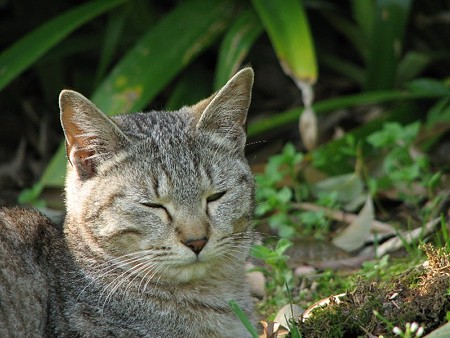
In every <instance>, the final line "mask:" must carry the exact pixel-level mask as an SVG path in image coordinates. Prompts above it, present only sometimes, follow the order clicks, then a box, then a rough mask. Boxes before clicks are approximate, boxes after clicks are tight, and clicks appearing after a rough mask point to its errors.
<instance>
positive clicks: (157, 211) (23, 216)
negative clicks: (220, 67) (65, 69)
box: [0, 69, 254, 337]
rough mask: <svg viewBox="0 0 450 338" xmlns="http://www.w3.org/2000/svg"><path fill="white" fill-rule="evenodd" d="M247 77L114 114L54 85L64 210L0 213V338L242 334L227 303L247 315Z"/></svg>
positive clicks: (250, 189)
mask: <svg viewBox="0 0 450 338" xmlns="http://www.w3.org/2000/svg"><path fill="white" fill-rule="evenodd" d="M252 83H253V72H252V71H251V69H244V70H242V71H241V72H240V73H238V74H237V75H236V76H235V77H234V78H233V79H232V80H230V81H229V82H228V84H227V85H226V86H225V87H224V88H223V89H222V90H221V91H219V92H218V93H217V94H216V95H214V96H212V97H211V98H209V99H206V100H204V101H201V102H200V103H198V104H197V105H195V106H193V107H184V108H182V109H181V110H180V111H177V112H162V113H161V112H150V113H140V114H134V115H129V116H122V117H116V118H114V119H113V121H114V122H112V121H111V119H109V118H107V117H106V116H105V115H103V114H102V113H100V112H99V111H98V110H97V108H96V107H95V106H93V105H92V103H90V102H89V101H88V100H87V99H86V98H84V97H82V96H81V95H80V94H78V93H75V92H71V91H63V92H62V94H61V96H60V106H61V116H62V118H61V119H62V125H63V129H64V131H65V135H66V148H67V154H68V157H69V161H70V165H69V170H68V176H67V179H66V199H67V200H66V204H67V216H66V220H65V224H64V228H63V229H62V228H61V229H60V228H58V227H57V226H55V225H53V224H51V223H50V222H49V221H48V220H47V219H46V218H45V217H43V216H41V215H40V214H38V213H37V212H35V211H24V210H19V209H12V210H3V211H1V212H0V231H1V232H0V264H1V265H0V268H1V273H0V311H1V312H0V336H1V337H8V336H17V337H22V336H27V337H32V336H36V337H51V336H86V337H94V336H95V337H108V336H116V337H246V336H248V333H247V331H246V330H245V328H244V326H243V325H242V324H241V323H240V321H239V320H238V319H237V317H236V316H235V315H234V314H233V313H232V311H231V308H230V306H229V304H228V302H229V301H230V300H235V301H236V302H237V303H238V304H239V305H240V306H241V307H242V308H243V309H244V311H245V312H246V313H247V314H248V315H249V316H251V313H252V301H251V299H250V295H249V291H248V289H247V286H246V285H245V284H246V283H245V264H244V263H245V260H246V258H247V255H248V250H249V247H250V245H251V243H252V240H253V235H252V230H251V218H252V214H253V200H254V196H253V195H254V184H253V178H252V175H251V173H250V170H249V168H248V165H247V162H246V160H245V157H244V151H243V149H244V145H245V131H244V123H245V119H246V113H247V109H248V105H249V103H250V91H251V86H252ZM18 215H20V217H18ZM15 280H19V282H15ZM3 322H4V323H3Z"/></svg>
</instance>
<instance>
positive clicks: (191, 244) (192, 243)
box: [183, 237, 208, 255]
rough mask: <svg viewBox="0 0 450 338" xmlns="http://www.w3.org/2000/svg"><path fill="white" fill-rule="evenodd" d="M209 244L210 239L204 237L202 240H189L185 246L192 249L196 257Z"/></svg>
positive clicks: (185, 242) (184, 242)
mask: <svg viewBox="0 0 450 338" xmlns="http://www.w3.org/2000/svg"><path fill="white" fill-rule="evenodd" d="M207 242H208V238H206V237H203V238H200V239H188V240H186V241H183V244H184V245H186V246H187V247H188V248H189V249H191V250H192V251H193V252H194V253H195V254H196V255H198V254H199V253H200V251H202V250H203V248H204V247H205V245H206V243H207Z"/></svg>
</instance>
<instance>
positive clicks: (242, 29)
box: [214, 9, 263, 90]
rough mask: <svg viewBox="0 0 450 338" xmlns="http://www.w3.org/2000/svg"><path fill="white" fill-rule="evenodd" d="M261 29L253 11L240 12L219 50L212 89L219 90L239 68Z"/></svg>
mask: <svg viewBox="0 0 450 338" xmlns="http://www.w3.org/2000/svg"><path fill="white" fill-rule="evenodd" d="M262 31H263V27H262V26H261V23H260V22H259V19H258V17H257V15H256V13H255V11H254V10H252V9H248V10H246V11H244V12H242V13H241V14H240V15H239V17H238V18H237V19H236V21H235V22H234V23H233V25H232V26H231V27H230V28H229V29H228V31H227V33H226V35H225V37H224V39H223V40H222V44H221V45H220V50H219V59H218V62H217V69H216V76H215V81H214V89H215V90H218V89H220V88H221V87H222V86H223V85H224V84H225V83H226V82H227V81H228V79H230V78H231V77H232V76H233V75H234V74H235V73H236V72H237V71H238V70H239V67H240V66H241V63H242V60H243V59H244V58H245V56H246V55H247V54H248V51H249V50H250V48H251V47H252V46H253V43H254V42H255V40H256V39H257V38H258V37H259V36H260V35H261V33H262Z"/></svg>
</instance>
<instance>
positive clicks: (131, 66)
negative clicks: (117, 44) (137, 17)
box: [92, 0, 235, 115]
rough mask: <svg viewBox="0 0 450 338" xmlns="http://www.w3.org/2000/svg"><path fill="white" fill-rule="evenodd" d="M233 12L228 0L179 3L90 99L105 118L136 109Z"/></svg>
mask: <svg viewBox="0 0 450 338" xmlns="http://www.w3.org/2000/svg"><path fill="white" fill-rule="evenodd" d="M234 8H235V6H234V2H233V1H231V0H222V1H216V0H192V1H185V2H181V3H180V5H178V6H177V7H176V8H175V9H174V10H173V11H172V12H170V13H169V14H168V15H166V16H165V17H164V18H163V19H162V20H161V21H159V22H158V23H157V24H156V25H155V26H153V27H152V29H151V30H150V31H149V32H148V33H147V34H145V35H144V36H143V37H142V38H141V39H140V40H139V41H138V43H137V44H136V46H135V47H134V48H133V49H131V50H130V52H128V54H127V55H126V56H125V57H124V58H123V59H122V60H121V61H120V62H119V64H118V65H117V66H116V67H115V68H114V69H113V70H112V72H111V74H110V75H109V76H108V77H107V78H106V79H105V81H103V83H102V84H100V86H99V88H98V89H97V90H96V91H95V93H94V95H93V97H92V101H93V102H94V103H95V104H96V105H97V106H98V107H99V108H100V109H102V110H103V111H104V112H105V113H107V114H111V115H115V114H119V113H128V112H130V111H136V110H139V109H141V108H142V107H144V106H145V105H146V104H147V103H148V102H149V101H151V100H152V99H153V98H154V97H155V96H156V95H157V94H158V93H159V92H160V91H161V90H162V89H163V88H164V87H165V86H167V84H168V83H169V82H170V81H171V80H172V79H173V78H174V77H175V76H176V75H177V74H178V73H179V72H180V71H181V70H182V69H183V68H185V67H186V66H187V65H188V64H189V63H190V62H191V61H192V60H193V59H194V58H195V57H197V55H198V54H199V53H201V52H202V51H203V50H205V49H206V48H207V47H208V46H210V45H211V43H212V42H213V41H215V40H216V39H217V38H218V37H219V35H220V34H221V33H222V32H223V31H224V29H225V27H226V26H227V24H228V22H229V21H230V19H231V16H232V14H233V13H234ZM199 13H201V15H200V14H199ZM186 22H189V25H186ZM175 41H176V43H174V42H175Z"/></svg>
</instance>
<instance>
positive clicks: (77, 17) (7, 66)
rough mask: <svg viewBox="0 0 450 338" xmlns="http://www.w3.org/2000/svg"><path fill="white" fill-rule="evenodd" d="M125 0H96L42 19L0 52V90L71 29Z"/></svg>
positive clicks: (71, 30)
mask: <svg viewBox="0 0 450 338" xmlns="http://www.w3.org/2000/svg"><path fill="white" fill-rule="evenodd" d="M123 2H125V0H110V1H103V0H97V1H92V2H88V3H86V4H84V5H81V6H78V7H76V8H74V9H72V10H69V11H67V12H65V13H64V14H61V15H59V16H57V17H56V18H54V19H52V20H50V21H48V22H46V23H45V24H43V25H42V26H40V27H39V28H37V29H35V30H34V31H32V32H31V33H29V34H27V35H26V36H24V37H23V38H21V39H20V40H19V41H17V42H16V43H15V44H14V45H12V46H11V47H9V48H8V49H7V50H5V51H4V52H3V53H2V54H0V90H2V89H3V88H5V87H6V86H7V85H8V84H9V83H10V82H11V81H12V80H14V79H15V78H16V77H17V76H19V75H20V74H21V73H22V72H23V71H24V70H25V69H27V68H28V67H29V66H31V65H32V64H33V63H34V62H35V61H36V60H37V59H39V58H40V57H41V56H42V55H43V54H45V53H46V52H47V51H48V50H50V49H51V48H52V47H53V46H55V45H56V44H57V43H58V42H60V41H61V40H63V39H64V38H65V37H66V36H67V35H69V34H70V33H71V32H73V31H74V30H75V29H77V28H78V27H80V26H81V25H83V24H84V23H86V22H87V21H89V20H91V19H93V18H95V17H96V16H98V15H100V14H102V13H104V12H106V11H108V10H110V9H111V8H114V7H116V6H118V5H120V4H122V3H123Z"/></svg>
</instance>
